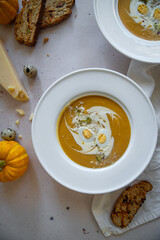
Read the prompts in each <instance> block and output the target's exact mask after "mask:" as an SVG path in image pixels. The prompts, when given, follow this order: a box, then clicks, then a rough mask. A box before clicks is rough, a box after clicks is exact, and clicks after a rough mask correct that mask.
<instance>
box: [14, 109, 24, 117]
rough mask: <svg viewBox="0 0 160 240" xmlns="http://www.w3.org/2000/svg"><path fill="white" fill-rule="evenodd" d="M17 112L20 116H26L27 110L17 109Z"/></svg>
mask: <svg viewBox="0 0 160 240" xmlns="http://www.w3.org/2000/svg"><path fill="white" fill-rule="evenodd" d="M16 111H17V113H18V114H19V115H20V116H24V115H25V112H24V111H23V110H22V109H16Z"/></svg>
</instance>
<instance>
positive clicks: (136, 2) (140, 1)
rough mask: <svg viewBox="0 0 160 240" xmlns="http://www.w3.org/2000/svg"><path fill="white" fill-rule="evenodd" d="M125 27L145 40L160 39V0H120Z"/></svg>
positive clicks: (119, 8) (119, 10) (119, 7)
mask: <svg viewBox="0 0 160 240" xmlns="http://www.w3.org/2000/svg"><path fill="white" fill-rule="evenodd" d="M118 12H119V16H120V18H121V20H122V22H123V24H124V25H125V27H126V28H127V29H128V30H129V31H130V32H131V33H133V34H134V35H136V36H137V37H140V38H143V39H145V40H150V41H157V40H160V0H118Z"/></svg>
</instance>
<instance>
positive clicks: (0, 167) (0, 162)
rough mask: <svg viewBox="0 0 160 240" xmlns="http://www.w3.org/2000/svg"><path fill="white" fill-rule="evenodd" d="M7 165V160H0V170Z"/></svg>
mask: <svg viewBox="0 0 160 240" xmlns="http://www.w3.org/2000/svg"><path fill="white" fill-rule="evenodd" d="M5 165H6V162H5V160H0V172H1V171H2V168H3V167H4V166H5Z"/></svg>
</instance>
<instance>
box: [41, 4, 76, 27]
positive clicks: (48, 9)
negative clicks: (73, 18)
mask: <svg viewBox="0 0 160 240" xmlns="http://www.w3.org/2000/svg"><path fill="white" fill-rule="evenodd" d="M74 3H75V0H46V4H45V9H44V14H43V17H42V20H41V23H40V28H47V27H50V26H53V25H56V24H58V23H60V22H62V21H64V20H65V19H66V18H68V17H69V16H70V15H71V14H72V10H71V8H72V6H73V5H74Z"/></svg>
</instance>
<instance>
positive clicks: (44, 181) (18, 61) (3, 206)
mask: <svg viewBox="0 0 160 240" xmlns="http://www.w3.org/2000/svg"><path fill="white" fill-rule="evenodd" d="M109 24H111V23H109ZM0 37H1V38H2V39H3V41H4V43H5V46H6V48H7V50H8V54H9V56H10V58H11V60H12V62H13V64H14V65H15V67H16V69H17V72H18V74H19V76H20V78H21V80H22V82H23V84H24V86H25V88H26V90H27V92H28V94H29V97H30V101H28V102H27V103H20V102H18V101H16V100H14V99H13V98H11V97H10V95H9V94H8V93H6V92H5V90H4V89H3V88H2V87H1V86H0V131H1V130H3V129H4V128H7V127H11V128H13V129H15V130H16V131H17V134H21V135H22V139H21V140H20V139H17V140H18V141H19V142H20V143H21V144H22V145H23V146H24V147H25V148H26V149H27V152H28V154H29V158H30V164H29V168H28V170H27V172H26V173H25V175H24V176H22V177H21V178H20V179H19V180H17V181H15V182H9V183H0V240H20V239H21V240H22V239H23V240H29V239H30V240H34V239H35V240H47V239H48V240H49V239H53V240H62V239H63V240H64V239H65V240H75V239H77V240H97V239H98V240H102V239H103V240H104V239H105V237H104V236H103V234H102V233H101V231H100V229H99V227H98V225H97V223H96V221H95V219H94V217H93V215H92V212H91V203H92V198H93V195H87V194H82V193H78V192H74V191H71V190H69V189H66V188H65V187H63V186H61V185H60V184H59V183H57V182H56V181H55V180H54V179H52V178H51V177H50V176H49V175H48V174H47V173H46V171H45V170H44V169H43V168H42V166H41V165H40V163H39V161H38V159H37V157H36V155H35V152H34V149H33V145H32V141H31V122H30V121H29V116H30V114H31V113H32V112H33V111H34V109H35V106H36V104H37V102H38V100H39V99H40V97H41V95H42V94H43V93H44V91H45V90H46V89H47V88H48V87H49V86H50V85H51V84H52V83H53V82H54V81H55V80H57V79H58V78H59V77H62V76H63V75H65V74H67V73H70V72H72V71H74V70H77V69H82V68H88V67H102V68H108V69H113V70H116V71H118V72H121V73H123V74H126V73H127V69H128V66H129V63H130V59H129V58H127V57H125V56H123V55H122V54H120V53H119V52H118V51H117V50H115V49H114V48H113V47H112V46H111V45H110V44H109V43H108V42H107V40H106V39H105V38H104V37H103V35H102V33H101V32H100V30H99V28H98V26H97V23H96V21H95V17H94V11H93V2H92V0H87V1H86V0H76V4H75V6H74V7H73V12H72V15H71V17H69V18H68V19H67V20H66V21H64V22H63V23H61V24H59V25H57V26H54V27H51V28H48V29H45V30H42V31H41V32H40V35H39V38H38V42H37V45H36V46H35V47H34V48H31V47H27V46H25V45H21V44H19V43H18V42H17V41H16V40H15V38H14V24H11V25H7V26H0ZM46 37H48V38H49V41H48V42H47V43H46V44H45V45H44V44H43V39H44V38H46ZM47 54H49V56H47ZM24 64H33V65H34V66H36V67H37V69H38V76H37V77H36V79H27V77H26V76H25V75H24V74H23V65H24ZM62 97H63V96H62ZM54 104H56V99H55V103H54ZM16 108H21V109H23V110H24V111H25V112H26V115H25V116H24V117H21V118H20V125H19V126H17V125H16V124H15V121H16V120H17V119H18V118H19V116H18V114H17V113H16ZM42 137H43V136H42ZM64 171H65V170H64ZM159 226H160V219H156V220H154V221H152V222H150V223H147V224H144V225H143V226H139V227H137V228H136V229H133V230H130V231H128V232H127V233H125V234H122V235H119V236H111V237H110V239H130V240H133V239H135V238H137V239H138V240H140V239H145V240H158V239H160V227H159ZM83 229H85V231H83Z"/></svg>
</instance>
